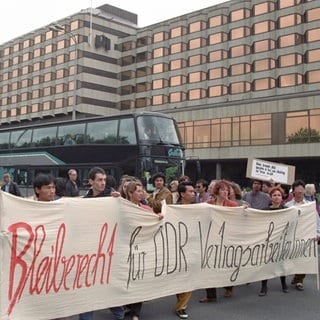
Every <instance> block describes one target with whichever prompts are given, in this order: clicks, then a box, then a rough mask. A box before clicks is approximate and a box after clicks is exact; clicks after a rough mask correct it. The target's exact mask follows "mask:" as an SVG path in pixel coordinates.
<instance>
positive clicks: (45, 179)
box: [33, 173, 56, 196]
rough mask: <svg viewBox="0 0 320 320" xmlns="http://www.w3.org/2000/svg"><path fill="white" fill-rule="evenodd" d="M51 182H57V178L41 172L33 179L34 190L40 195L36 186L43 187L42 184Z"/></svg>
mask: <svg viewBox="0 0 320 320" xmlns="http://www.w3.org/2000/svg"><path fill="white" fill-rule="evenodd" d="M51 183H54V185H55V184H56V179H55V177H54V176H53V175H52V174H50V173H49V174H45V173H39V174H38V175H37V176H36V177H35V179H34V181H33V189H34V192H35V193H36V195H37V196H38V194H37V192H36V191H35V190H36V188H38V189H41V187H42V186H48V185H49V184H51Z"/></svg>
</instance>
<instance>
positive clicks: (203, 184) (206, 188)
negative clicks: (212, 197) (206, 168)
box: [196, 179, 208, 191]
mask: <svg viewBox="0 0 320 320" xmlns="http://www.w3.org/2000/svg"><path fill="white" fill-rule="evenodd" d="M198 183H201V184H202V186H203V187H204V188H205V190H206V191H207V190H208V181H207V180H204V179H199V180H197V182H196V184H198Z"/></svg>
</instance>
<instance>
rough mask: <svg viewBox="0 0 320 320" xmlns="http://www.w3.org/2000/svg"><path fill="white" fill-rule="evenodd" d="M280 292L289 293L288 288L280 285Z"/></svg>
mask: <svg viewBox="0 0 320 320" xmlns="http://www.w3.org/2000/svg"><path fill="white" fill-rule="evenodd" d="M282 292H284V293H289V289H288V286H287V285H286V284H283V285H282Z"/></svg>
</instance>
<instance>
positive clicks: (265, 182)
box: [262, 181, 271, 188]
mask: <svg viewBox="0 0 320 320" xmlns="http://www.w3.org/2000/svg"><path fill="white" fill-rule="evenodd" d="M262 185H266V186H267V187H268V188H271V182H269V181H263V182H262Z"/></svg>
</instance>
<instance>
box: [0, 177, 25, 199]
mask: <svg viewBox="0 0 320 320" xmlns="http://www.w3.org/2000/svg"><path fill="white" fill-rule="evenodd" d="M2 179H3V185H2V186H1V190H2V191H5V192H8V193H11V194H13V195H15V196H18V197H21V192H20V190H19V187H18V185H17V184H16V183H15V182H13V181H11V177H10V173H8V172H6V173H5V174H4V175H3V177H2Z"/></svg>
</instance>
